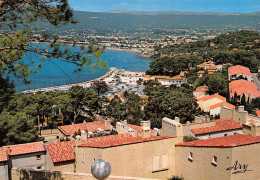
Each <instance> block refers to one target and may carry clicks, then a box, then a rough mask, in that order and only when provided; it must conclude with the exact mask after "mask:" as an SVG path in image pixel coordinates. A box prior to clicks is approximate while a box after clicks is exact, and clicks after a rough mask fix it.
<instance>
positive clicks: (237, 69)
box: [228, 65, 252, 76]
mask: <svg viewBox="0 0 260 180" xmlns="http://www.w3.org/2000/svg"><path fill="white" fill-rule="evenodd" d="M228 72H229V75H231V76H232V75H236V74H245V75H247V76H252V73H251V72H250V70H249V69H248V68H247V67H244V66H240V65H236V66H232V67H230V68H228Z"/></svg>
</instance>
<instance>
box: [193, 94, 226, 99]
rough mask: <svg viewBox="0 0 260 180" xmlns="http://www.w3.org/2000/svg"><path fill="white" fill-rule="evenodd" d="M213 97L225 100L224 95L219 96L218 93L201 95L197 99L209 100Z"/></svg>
mask: <svg viewBox="0 0 260 180" xmlns="http://www.w3.org/2000/svg"><path fill="white" fill-rule="evenodd" d="M213 98H218V99H221V100H223V101H226V98H225V97H223V96H220V95H218V94H213V95H210V96H203V97H200V98H198V99H197V101H207V100H210V99H213Z"/></svg>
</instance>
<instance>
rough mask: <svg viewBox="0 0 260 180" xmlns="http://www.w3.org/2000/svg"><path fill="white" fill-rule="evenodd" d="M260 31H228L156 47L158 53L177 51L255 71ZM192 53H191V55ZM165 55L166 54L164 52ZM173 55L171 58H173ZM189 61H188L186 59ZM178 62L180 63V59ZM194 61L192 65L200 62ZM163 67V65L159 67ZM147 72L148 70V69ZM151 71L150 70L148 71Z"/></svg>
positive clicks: (258, 56) (192, 57)
mask: <svg viewBox="0 0 260 180" xmlns="http://www.w3.org/2000/svg"><path fill="white" fill-rule="evenodd" d="M259 40H260V33H259V32H255V31H246V30H242V31H238V32H230V33H226V34H222V35H220V36H217V37H216V38H214V39H211V40H207V41H206V40H205V41H198V42H194V43H188V44H180V45H173V46H168V47H165V48H162V49H160V48H159V49H158V55H160V54H163V52H167V53H168V55H169V54H170V53H171V54H176V55H177V57H178V54H179V53H184V54H186V59H191V60H192V59H194V56H197V57H196V58H195V59H201V58H202V59H203V60H204V61H205V60H213V61H214V62H215V63H216V64H227V63H231V64H233V65H242V66H246V67H249V68H250V70H251V71H253V72H256V71H257V67H259V66H260V41H259ZM192 54H193V55H192ZM164 55H167V54H164ZM177 57H174V58H172V59H175V58H177ZM157 61H162V62H163V61H164V58H158V60H157ZM188 62H189V61H188ZM179 63H182V62H181V61H180V62H179ZM200 63H201V61H199V60H198V61H196V62H195V63H193V65H194V64H195V65H198V64H200ZM154 64H155V65H156V63H155V62H153V63H151V70H152V71H153V69H154V67H153V66H154ZM161 68H163V67H161ZM148 72H149V71H148ZM150 73H152V72H150Z"/></svg>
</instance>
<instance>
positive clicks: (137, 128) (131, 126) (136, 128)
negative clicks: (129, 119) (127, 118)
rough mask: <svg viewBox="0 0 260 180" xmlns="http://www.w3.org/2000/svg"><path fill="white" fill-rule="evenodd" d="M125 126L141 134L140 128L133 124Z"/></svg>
mask: <svg viewBox="0 0 260 180" xmlns="http://www.w3.org/2000/svg"><path fill="white" fill-rule="evenodd" d="M127 126H129V127H130V128H132V129H134V130H136V131H137V132H139V133H141V132H142V127H141V126H137V125H133V124H127Z"/></svg>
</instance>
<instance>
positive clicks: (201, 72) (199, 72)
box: [197, 71, 205, 74]
mask: <svg viewBox="0 0 260 180" xmlns="http://www.w3.org/2000/svg"><path fill="white" fill-rule="evenodd" d="M197 73H198V74H204V73H205V71H198V72H197Z"/></svg>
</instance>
